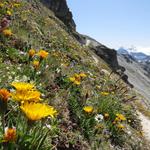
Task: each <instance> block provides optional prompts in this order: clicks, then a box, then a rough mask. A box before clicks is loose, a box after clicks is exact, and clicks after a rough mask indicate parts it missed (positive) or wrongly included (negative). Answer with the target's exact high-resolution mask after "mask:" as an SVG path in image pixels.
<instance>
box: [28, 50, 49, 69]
mask: <svg viewBox="0 0 150 150" xmlns="http://www.w3.org/2000/svg"><path fill="white" fill-rule="evenodd" d="M36 54H37V56H39V57H40V60H33V62H32V65H33V67H34V68H35V69H38V68H39V66H40V63H41V60H43V59H45V58H47V57H48V55H49V53H48V52H46V51H45V50H40V51H39V52H37V53H36V50H35V49H30V50H29V52H28V55H29V60H31V59H32V58H33V57H34V56H35V55H36Z"/></svg>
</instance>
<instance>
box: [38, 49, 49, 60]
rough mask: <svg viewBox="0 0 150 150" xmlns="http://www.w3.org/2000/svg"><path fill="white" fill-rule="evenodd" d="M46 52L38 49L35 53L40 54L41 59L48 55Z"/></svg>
mask: <svg viewBox="0 0 150 150" xmlns="http://www.w3.org/2000/svg"><path fill="white" fill-rule="evenodd" d="M48 54H49V53H48V52H46V51H45V50H40V51H39V52H38V54H37V55H38V56H40V57H41V58H42V59H44V58H46V57H47V56H48Z"/></svg>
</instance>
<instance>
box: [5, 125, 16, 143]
mask: <svg viewBox="0 0 150 150" xmlns="http://www.w3.org/2000/svg"><path fill="white" fill-rule="evenodd" d="M15 140H16V128H5V135H4V142H9V141H11V142H12V141H15Z"/></svg>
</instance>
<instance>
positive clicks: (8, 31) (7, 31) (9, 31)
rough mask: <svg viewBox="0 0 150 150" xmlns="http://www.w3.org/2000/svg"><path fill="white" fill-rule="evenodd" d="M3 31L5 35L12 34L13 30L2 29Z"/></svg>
mask: <svg viewBox="0 0 150 150" xmlns="http://www.w3.org/2000/svg"><path fill="white" fill-rule="evenodd" d="M2 33H3V34H4V35H5V36H11V35H12V32H11V30H10V29H5V30H3V31H2Z"/></svg>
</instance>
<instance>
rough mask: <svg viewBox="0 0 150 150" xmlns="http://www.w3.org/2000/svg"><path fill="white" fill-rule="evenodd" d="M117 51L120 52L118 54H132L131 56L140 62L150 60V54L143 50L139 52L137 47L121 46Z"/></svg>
mask: <svg viewBox="0 0 150 150" xmlns="http://www.w3.org/2000/svg"><path fill="white" fill-rule="evenodd" d="M117 52H118V54H122V55H130V56H131V57H133V58H134V59H135V60H136V61H138V62H149V61H150V56H149V55H146V54H145V53H143V52H137V50H136V48H124V47H120V48H119V49H118V50H117Z"/></svg>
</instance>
